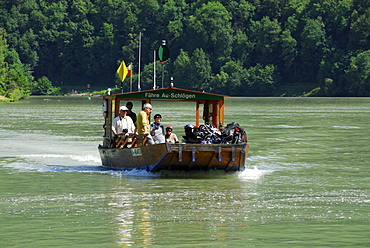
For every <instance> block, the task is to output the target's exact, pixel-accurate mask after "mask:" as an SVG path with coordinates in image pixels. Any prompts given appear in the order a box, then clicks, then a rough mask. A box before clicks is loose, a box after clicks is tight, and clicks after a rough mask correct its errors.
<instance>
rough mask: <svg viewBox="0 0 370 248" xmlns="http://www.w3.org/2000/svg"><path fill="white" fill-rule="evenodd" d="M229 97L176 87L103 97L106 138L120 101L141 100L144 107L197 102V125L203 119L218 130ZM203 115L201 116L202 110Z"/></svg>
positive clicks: (109, 134) (109, 133)
mask: <svg viewBox="0 0 370 248" xmlns="http://www.w3.org/2000/svg"><path fill="white" fill-rule="evenodd" d="M225 97H228V96H224V95H218V94H212V93H206V92H199V91H193V90H184V89H180V88H175V87H169V88H161V89H156V90H145V91H137V92H128V93H121V94H114V95H111V96H104V97H103V112H104V117H105V137H110V136H111V133H112V120H113V118H114V117H115V116H118V114H119V107H120V106H121V102H120V101H127V100H135V101H137V100H139V101H140V100H141V101H142V105H141V106H143V105H144V104H145V103H151V102H152V101H192V102H195V104H196V105H195V124H196V125H197V126H199V125H200V121H201V120H200V119H201V118H202V119H203V121H202V122H204V123H212V125H214V126H215V127H217V128H220V127H222V126H223V125H224V98H225ZM202 107H203V113H202V115H201V108H202Z"/></svg>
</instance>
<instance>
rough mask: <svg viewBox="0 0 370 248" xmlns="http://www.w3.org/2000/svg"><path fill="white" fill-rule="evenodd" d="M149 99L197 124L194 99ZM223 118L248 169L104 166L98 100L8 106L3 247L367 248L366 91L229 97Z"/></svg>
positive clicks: (3, 123)
mask: <svg viewBox="0 0 370 248" xmlns="http://www.w3.org/2000/svg"><path fill="white" fill-rule="evenodd" d="M153 106H154V112H153V113H154V114H156V113H160V114H162V116H163V119H162V122H163V124H164V125H172V126H173V127H174V132H175V133H177V135H178V136H182V131H183V130H182V127H183V126H184V125H186V124H188V123H191V124H194V117H193V112H194V109H195V104H194V103H164V102H153ZM134 111H135V112H137V113H138V112H139V103H138V102H134ZM225 119H226V122H227V123H229V122H232V121H236V122H239V124H241V125H242V126H243V127H244V128H245V129H246V131H247V133H248V140H249V144H250V146H251V149H250V153H249V157H248V159H247V163H246V164H247V169H246V170H245V171H244V172H237V173H224V172H187V173H185V172H176V173H175V172H173V173H171V172H161V173H158V174H152V173H148V172H144V171H141V172H137V171H130V172H128V171H117V170H116V171H114V170H108V169H105V168H103V167H101V166H100V158H99V155H98V151H97V147H98V144H99V143H102V135H103V128H102V125H103V118H102V113H101V100H100V98H98V97H93V98H92V99H91V100H88V99H87V98H86V97H49V98H47V97H31V98H30V99H27V100H23V101H20V102H15V103H0V134H1V135H0V242H1V245H0V246H1V247H314V246H317V247H368V246H369V244H370V236H369V233H370V224H369V223H370V153H369V151H370V142H369V140H370V139H369V135H370V125H369V123H370V99H369V98H227V100H226V115H225Z"/></svg>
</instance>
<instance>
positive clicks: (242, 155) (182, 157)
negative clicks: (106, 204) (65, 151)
mask: <svg viewBox="0 0 370 248" xmlns="http://www.w3.org/2000/svg"><path fill="white" fill-rule="evenodd" d="M248 150H249V145H248V144H247V143H244V144H167V143H166V144H156V145H150V146H140V147H135V148H123V149H121V148H108V147H102V146H100V147H99V153H100V157H101V160H102V165H103V166H106V167H112V168H121V169H126V170H131V169H145V170H147V171H151V172H157V171H160V170H184V171H188V170H225V171H242V170H244V168H245V159H246V156H247V154H248Z"/></svg>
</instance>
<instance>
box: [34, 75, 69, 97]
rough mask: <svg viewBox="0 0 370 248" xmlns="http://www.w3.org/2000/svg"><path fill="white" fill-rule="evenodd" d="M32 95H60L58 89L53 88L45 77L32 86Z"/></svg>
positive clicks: (60, 92)
mask: <svg viewBox="0 0 370 248" xmlns="http://www.w3.org/2000/svg"><path fill="white" fill-rule="evenodd" d="M32 93H33V94H35V95H61V94H62V91H61V89H60V87H55V86H53V84H52V82H51V81H50V80H49V79H48V78H47V77H45V76H44V77H41V78H39V79H37V80H36V81H35V82H34V83H33V85H32Z"/></svg>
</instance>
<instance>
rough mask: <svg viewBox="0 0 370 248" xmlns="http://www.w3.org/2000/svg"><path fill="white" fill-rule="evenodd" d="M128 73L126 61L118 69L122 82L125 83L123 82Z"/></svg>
mask: <svg viewBox="0 0 370 248" xmlns="http://www.w3.org/2000/svg"><path fill="white" fill-rule="evenodd" d="M127 72H128V70H127V67H126V64H125V61H122V62H121V64H120V65H119V67H118V69H117V73H118V76H119V78H120V79H121V81H122V82H123V80H125V78H126V76H127Z"/></svg>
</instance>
